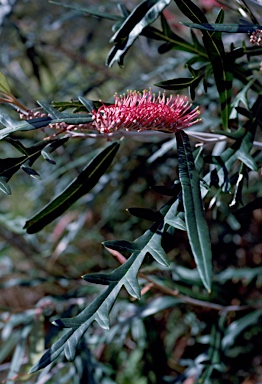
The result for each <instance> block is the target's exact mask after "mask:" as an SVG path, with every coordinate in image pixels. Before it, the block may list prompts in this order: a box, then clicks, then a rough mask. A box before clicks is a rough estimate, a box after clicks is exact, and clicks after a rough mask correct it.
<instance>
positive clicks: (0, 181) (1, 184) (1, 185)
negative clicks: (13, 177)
mask: <svg viewBox="0 0 262 384" xmlns="http://www.w3.org/2000/svg"><path fill="white" fill-rule="evenodd" d="M7 181H8V178H7V177H5V176H0V189H1V191H2V192H4V193H5V194H6V195H11V194H12V192H11V188H10V186H9V184H7Z"/></svg>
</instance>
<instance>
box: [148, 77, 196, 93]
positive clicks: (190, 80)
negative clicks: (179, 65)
mask: <svg viewBox="0 0 262 384" xmlns="http://www.w3.org/2000/svg"><path fill="white" fill-rule="evenodd" d="M203 76H204V75H201V76H198V77H180V78H177V79H170V80H165V81H161V82H159V83H156V84H154V85H155V86H157V87H161V88H163V89H170V90H180V89H185V88H188V87H190V86H192V85H193V84H196V85H198V84H199V82H200V81H201V79H202V78H203Z"/></svg>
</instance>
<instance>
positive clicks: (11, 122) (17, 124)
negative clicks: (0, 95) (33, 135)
mask: <svg viewBox="0 0 262 384" xmlns="http://www.w3.org/2000/svg"><path fill="white" fill-rule="evenodd" d="M0 123H1V124H2V125H3V126H4V127H5V128H3V129H0V140H2V139H4V138H5V137H6V136H8V135H10V134H11V133H14V132H18V131H31V130H33V129H35V127H34V126H33V125H31V124H29V123H28V122H27V121H25V120H22V121H21V120H15V119H13V118H12V117H10V116H9V115H7V114H6V113H3V112H1V113H0Z"/></svg>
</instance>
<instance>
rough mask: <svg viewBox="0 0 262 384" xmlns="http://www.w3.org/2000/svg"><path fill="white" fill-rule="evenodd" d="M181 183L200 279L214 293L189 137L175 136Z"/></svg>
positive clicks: (207, 232)
mask: <svg viewBox="0 0 262 384" xmlns="http://www.w3.org/2000/svg"><path fill="white" fill-rule="evenodd" d="M176 138H177V148H178V169H179V179H180V182H181V186H182V196H183V205H184V210H185V220H186V228H187V232H188V237H189V242H190V246H191V250H192V253H193V255H194V259H195V261H196V264H197V268H198V271H199V275H200V277H201V279H202V282H203V284H204V286H205V287H206V288H207V290H208V291H210V290H211V275H212V252H211V243H210V237H209V231H208V226H207V223H206V220H205V218H204V212H203V207H202V199H201V194H200V184H199V182H200V179H199V175H198V172H197V171H196V169H195V166H194V160H193V155H192V152H191V148H190V144H189V140H188V136H187V135H186V134H185V133H184V132H183V131H180V132H177V133H176Z"/></svg>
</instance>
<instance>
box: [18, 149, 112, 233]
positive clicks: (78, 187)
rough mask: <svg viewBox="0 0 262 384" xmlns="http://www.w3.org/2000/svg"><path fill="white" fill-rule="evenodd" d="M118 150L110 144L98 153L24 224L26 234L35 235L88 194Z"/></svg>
mask: <svg viewBox="0 0 262 384" xmlns="http://www.w3.org/2000/svg"><path fill="white" fill-rule="evenodd" d="M118 148H119V144H118V143H112V144H110V145H109V146H108V147H106V148H105V149H104V150H103V151H102V152H100V153H99V154H98V155H97V156H96V157H95V158H94V159H92V160H91V162H90V163H89V164H88V165H87V166H86V168H84V170H83V171H82V172H81V173H80V174H79V175H78V177H77V178H76V179H75V180H74V181H73V182H72V183H71V184H70V185H69V186H68V187H67V188H66V189H65V190H64V191H63V192H62V193H61V194H60V195H59V196H57V197H56V198H55V199H54V200H53V201H52V202H51V203H49V204H48V205H47V206H46V207H44V208H43V209H42V210H41V211H40V212H39V213H37V214H36V215H35V216H34V217H32V218H31V219H30V220H28V221H27V222H26V224H25V227H24V228H25V229H26V230H27V233H36V232H39V231H40V230H41V229H42V228H44V227H45V226H46V225H47V224H49V223H51V222H52V221H53V220H54V219H56V218H57V217H59V216H60V215H62V214H63V213H64V212H65V211H66V210H67V209H68V208H69V207H70V206H71V205H72V204H73V203H74V202H76V201H77V200H78V199H79V198H80V197H82V196H83V195H85V194H86V193H87V192H89V191H90V190H91V189H92V188H93V187H94V186H95V185H96V183H97V182H98V180H99V179H100V177H101V176H102V175H103V174H104V173H105V172H106V170H107V168H108V167H109V165H110V164H111V162H112V161H113V159H114V157H115V155H116V153H117V151H118Z"/></svg>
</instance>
